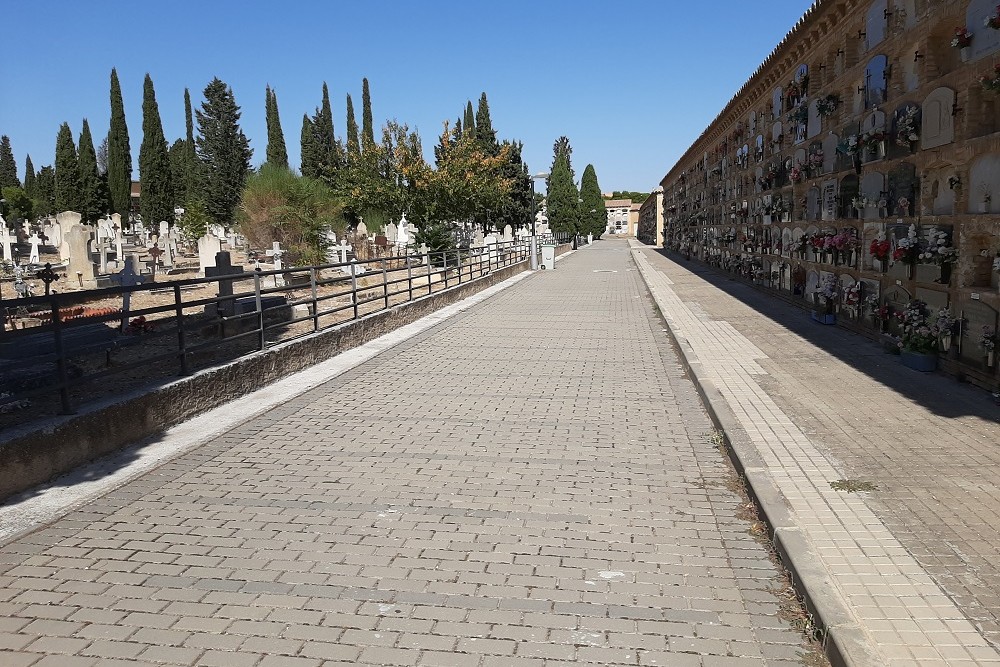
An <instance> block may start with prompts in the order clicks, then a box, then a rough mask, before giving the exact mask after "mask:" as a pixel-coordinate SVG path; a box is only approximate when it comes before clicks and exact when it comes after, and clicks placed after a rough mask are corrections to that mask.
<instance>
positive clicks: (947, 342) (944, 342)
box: [941, 335, 951, 352]
mask: <svg viewBox="0 0 1000 667" xmlns="http://www.w3.org/2000/svg"><path fill="white" fill-rule="evenodd" d="M950 349H951V335H944V336H941V351H942V352H947V351H948V350H950Z"/></svg>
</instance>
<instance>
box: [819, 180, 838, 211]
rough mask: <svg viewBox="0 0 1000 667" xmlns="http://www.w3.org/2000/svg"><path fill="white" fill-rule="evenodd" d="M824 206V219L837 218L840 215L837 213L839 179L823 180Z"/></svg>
mask: <svg viewBox="0 0 1000 667" xmlns="http://www.w3.org/2000/svg"><path fill="white" fill-rule="evenodd" d="M822 206H823V208H822V213H823V215H822V219H823V220H836V219H837V218H838V217H839V216H838V215H837V181H836V180H835V179H831V180H829V181H823V190H822Z"/></svg>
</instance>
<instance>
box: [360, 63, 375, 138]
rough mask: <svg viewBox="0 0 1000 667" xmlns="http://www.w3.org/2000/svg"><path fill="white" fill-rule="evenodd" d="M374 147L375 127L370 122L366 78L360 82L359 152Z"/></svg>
mask: <svg viewBox="0 0 1000 667" xmlns="http://www.w3.org/2000/svg"><path fill="white" fill-rule="evenodd" d="M374 145H375V125H374V122H373V121H372V95H371V90H369V88H368V78H367V77H365V78H364V79H362V80H361V150H367V149H368V146H374Z"/></svg>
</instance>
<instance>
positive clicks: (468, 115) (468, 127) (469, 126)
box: [459, 100, 476, 139]
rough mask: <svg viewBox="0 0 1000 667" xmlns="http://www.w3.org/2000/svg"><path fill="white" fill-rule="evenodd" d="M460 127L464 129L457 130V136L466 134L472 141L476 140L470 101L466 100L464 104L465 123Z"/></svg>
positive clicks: (473, 114) (474, 118) (473, 115)
mask: <svg viewBox="0 0 1000 667" xmlns="http://www.w3.org/2000/svg"><path fill="white" fill-rule="evenodd" d="M462 127H464V128H465V129H462V128H459V134H462V135H466V134H467V135H469V136H470V137H472V138H473V139H475V138H476V115H475V113H473V111H472V101H471V100H466V102H465V122H464V124H463V126H462Z"/></svg>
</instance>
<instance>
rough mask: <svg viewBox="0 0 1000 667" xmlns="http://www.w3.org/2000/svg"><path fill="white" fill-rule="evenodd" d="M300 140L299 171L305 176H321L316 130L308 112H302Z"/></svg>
mask: <svg viewBox="0 0 1000 667" xmlns="http://www.w3.org/2000/svg"><path fill="white" fill-rule="evenodd" d="M299 141H300V148H301V153H300V156H301V162H300V166H299V171H300V172H301V173H302V175H303V176H308V177H309V178H319V174H320V163H319V157H318V155H317V153H316V142H315V132H314V131H313V123H312V121H311V120H310V119H309V116H308V115H307V114H302V135H301V138H300V140H299Z"/></svg>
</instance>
